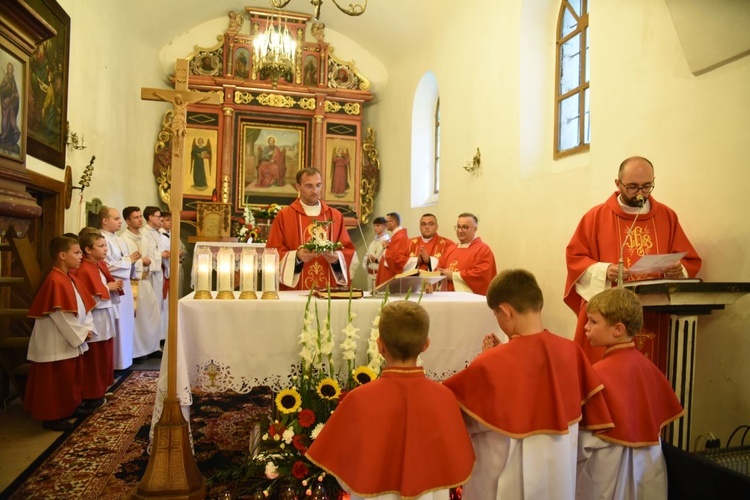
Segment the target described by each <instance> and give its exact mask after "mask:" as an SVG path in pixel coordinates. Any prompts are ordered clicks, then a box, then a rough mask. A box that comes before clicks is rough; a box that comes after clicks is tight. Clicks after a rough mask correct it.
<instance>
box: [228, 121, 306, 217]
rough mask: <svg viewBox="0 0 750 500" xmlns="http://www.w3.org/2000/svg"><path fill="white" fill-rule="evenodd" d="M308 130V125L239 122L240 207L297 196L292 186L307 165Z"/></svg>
mask: <svg viewBox="0 0 750 500" xmlns="http://www.w3.org/2000/svg"><path fill="white" fill-rule="evenodd" d="M307 129H308V125H307V123H294V122H278V123H276V122H260V121H250V120H248V121H244V120H241V121H240V122H239V127H238V129H237V133H238V134H239V137H238V141H237V144H238V145H239V146H238V154H239V158H238V162H237V165H238V169H239V172H238V176H237V178H238V179H241V183H240V189H241V190H242V191H241V193H242V203H240V205H243V204H248V203H253V202H254V201H253V198H266V197H284V198H294V197H296V196H297V190H296V189H295V188H294V184H295V181H296V175H297V171H298V170H300V169H301V168H303V166H304V165H305V164H306V161H307V144H306V141H307V137H306V136H307Z"/></svg>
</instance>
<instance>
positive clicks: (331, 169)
mask: <svg viewBox="0 0 750 500" xmlns="http://www.w3.org/2000/svg"><path fill="white" fill-rule="evenodd" d="M356 164H357V141H356V140H354V139H342V138H332V137H329V138H328V139H327V140H326V165H327V166H328V172H327V175H326V189H325V191H326V193H327V196H326V199H327V200H331V201H335V202H350V203H353V202H354V201H355V196H356V193H355V190H356V189H355V188H356V186H357V179H356V178H355V176H356V169H355V166H356Z"/></svg>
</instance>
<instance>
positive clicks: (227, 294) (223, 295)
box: [216, 290, 234, 300]
mask: <svg viewBox="0 0 750 500" xmlns="http://www.w3.org/2000/svg"><path fill="white" fill-rule="evenodd" d="M216 298H217V299H218V300H233V299H234V292H232V291H231V290H222V291H220V292H219V293H218V294H216Z"/></svg>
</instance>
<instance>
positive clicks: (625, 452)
mask: <svg viewBox="0 0 750 500" xmlns="http://www.w3.org/2000/svg"><path fill="white" fill-rule="evenodd" d="M586 314H587V316H588V322H587V323H586V336H587V337H588V340H589V341H590V342H591V345H593V346H602V347H606V350H605V351H604V359H602V360H601V361H599V362H598V363H596V364H594V371H595V372H596V374H597V375H598V376H599V378H601V380H602V382H603V383H604V399H605V400H606V401H607V407H608V408H609V411H610V413H611V414H612V418H613V420H614V423H615V427H614V429H608V430H606V431H603V432H600V433H597V434H594V433H591V432H588V431H582V432H581V433H580V435H579V451H578V484H577V485H576V498H579V499H589V498H590V499H597V500H598V499H621V498H622V499H626V498H667V467H666V464H665V462H664V455H663V454H662V451H661V439H660V438H659V433H660V431H661V429H662V427H664V426H665V425H667V424H668V423H670V422H672V421H673V420H676V419H678V418H679V417H681V416H682V415H683V413H684V410H683V409H682V406H681V405H680V402H679V400H678V399H677V396H676V395H675V393H674V391H673V390H672V386H671V385H670V384H669V381H668V380H667V378H666V377H665V376H664V374H662V373H661V372H660V371H659V369H658V368H657V367H656V365H655V364H654V363H652V362H651V361H649V360H648V359H646V357H645V356H644V355H643V354H641V353H640V352H639V351H638V350H636V348H635V343H634V342H633V338H634V337H635V335H636V334H637V333H639V332H640V331H641V327H642V326H643V306H642V305H641V301H640V299H639V298H638V296H637V295H636V294H635V293H633V292H631V291H630V290H626V289H624V288H610V289H609V290H606V291H604V292H601V293H599V294H597V295H595V296H594V297H593V298H592V299H591V301H590V302H589V303H588V309H587V312H586Z"/></svg>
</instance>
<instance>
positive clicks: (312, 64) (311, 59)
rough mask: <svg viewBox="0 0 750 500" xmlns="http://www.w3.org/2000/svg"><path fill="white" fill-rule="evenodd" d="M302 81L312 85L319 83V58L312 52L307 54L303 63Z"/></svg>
mask: <svg viewBox="0 0 750 500" xmlns="http://www.w3.org/2000/svg"><path fill="white" fill-rule="evenodd" d="M302 83H303V84H305V85H310V86H315V85H317V84H318V58H317V57H315V56H314V55H312V54H308V55H306V56H305V60H304V62H303V63H302Z"/></svg>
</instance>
